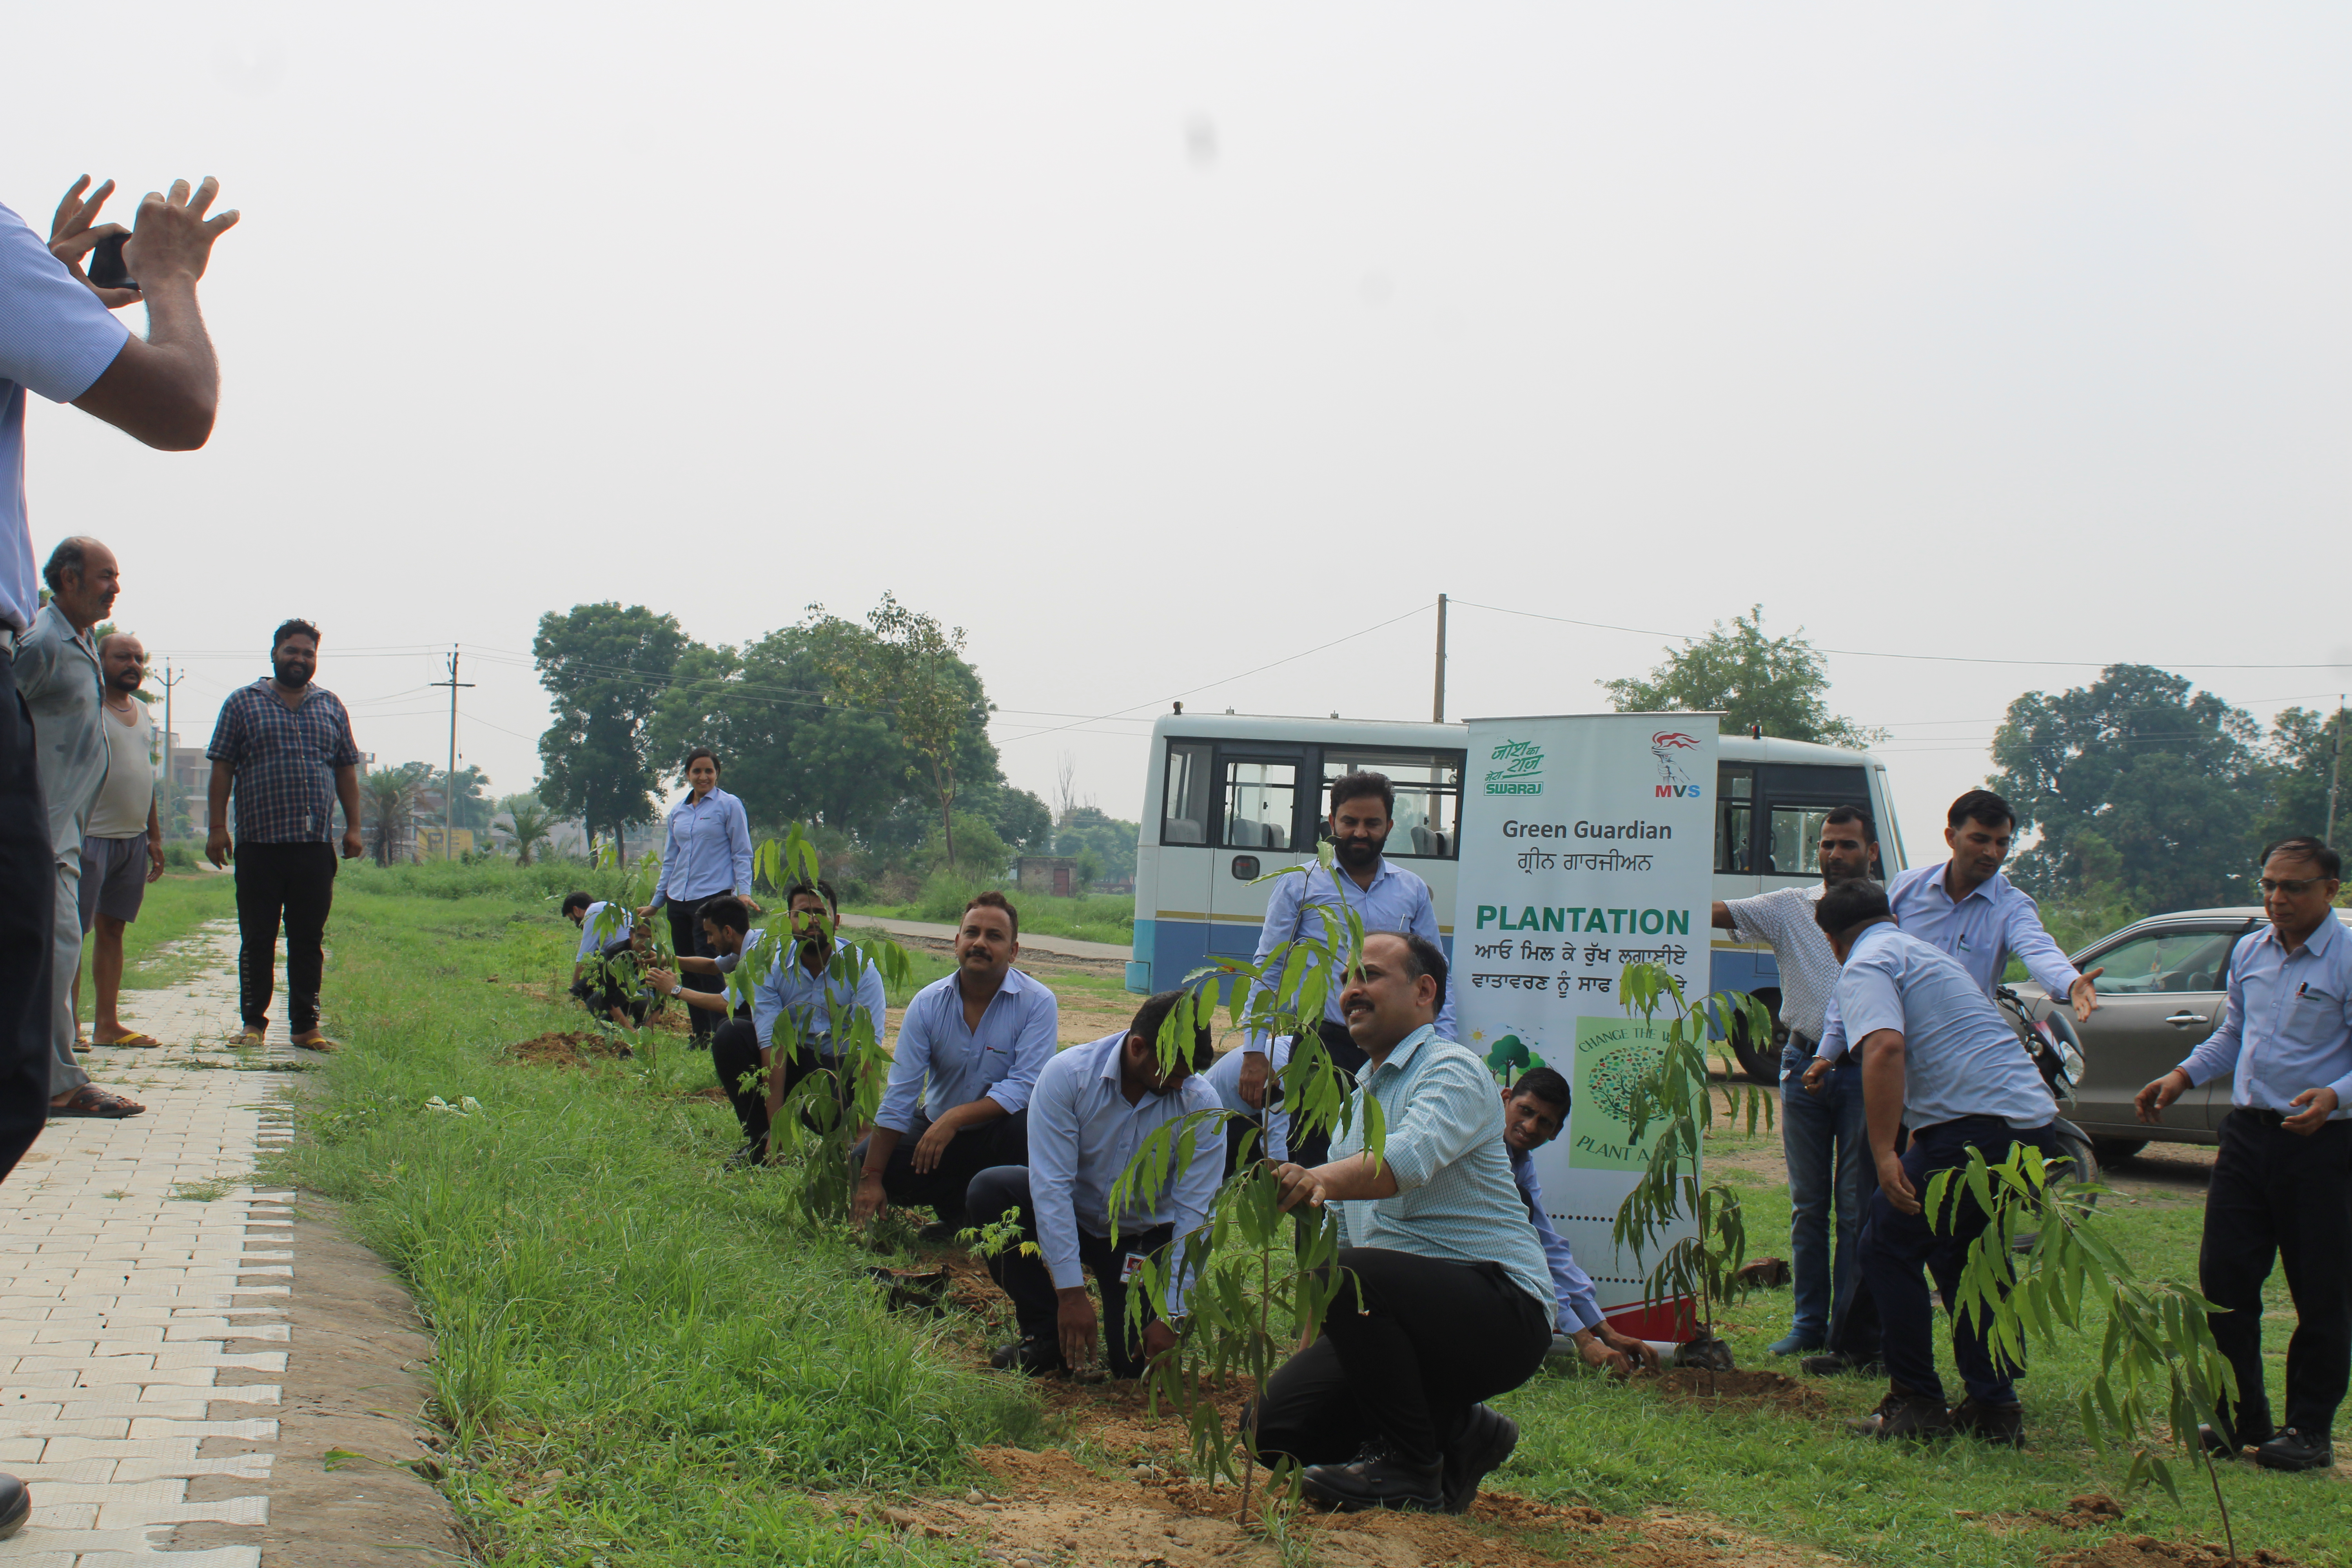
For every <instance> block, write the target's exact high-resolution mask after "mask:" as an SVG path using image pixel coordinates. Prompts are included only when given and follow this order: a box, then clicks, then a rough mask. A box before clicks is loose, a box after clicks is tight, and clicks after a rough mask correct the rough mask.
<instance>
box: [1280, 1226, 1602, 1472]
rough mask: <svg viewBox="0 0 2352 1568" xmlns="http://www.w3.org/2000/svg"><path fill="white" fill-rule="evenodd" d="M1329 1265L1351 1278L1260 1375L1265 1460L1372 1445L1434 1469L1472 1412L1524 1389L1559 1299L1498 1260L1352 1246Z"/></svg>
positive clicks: (1309, 1458)
mask: <svg viewBox="0 0 2352 1568" xmlns="http://www.w3.org/2000/svg"><path fill="white" fill-rule="evenodd" d="M1339 1267H1340V1268H1342V1269H1345V1270H1348V1271H1349V1273H1351V1274H1352V1275H1353V1276H1354V1278H1353V1279H1348V1280H1345V1281H1343V1282H1342V1283H1341V1285H1340V1287H1339V1295H1338V1296H1337V1297H1335V1298H1334V1299H1333V1300H1332V1302H1331V1310H1330V1314H1329V1315H1328V1317H1326V1318H1325V1319H1324V1321H1323V1333H1322V1336H1321V1337H1320V1338H1318V1340H1316V1342H1314V1343H1313V1344H1311V1345H1309V1346H1307V1348H1306V1349H1305V1350H1303V1351H1301V1352H1298V1353H1297V1355H1295V1356H1292V1357H1291V1358H1290V1359H1289V1360H1288V1361H1286V1362H1285V1363H1282V1365H1281V1367H1280V1368H1279V1369H1277V1370H1276V1373H1275V1374H1274V1375H1273V1376H1272V1377H1270V1378H1268V1379H1267V1380H1266V1384H1265V1405H1264V1408H1263V1409H1262V1410H1261V1411H1260V1413H1259V1415H1258V1434H1257V1447H1258V1452H1259V1454H1260V1455H1262V1456H1264V1457H1265V1458H1268V1459H1271V1458H1274V1457H1276V1456H1278V1455H1283V1454H1287V1455H1288V1456H1290V1457H1291V1458H1293V1459H1295V1460H1297V1462H1298V1463H1299V1464H1301V1465H1329V1464H1345V1463H1346V1462H1347V1461H1349V1460H1350V1459H1352V1458H1355V1457H1356V1455H1357V1454H1358V1453H1359V1452H1360V1450H1361V1449H1362V1448H1363V1447H1365V1446H1366V1445H1367V1444H1369V1443H1373V1442H1380V1443H1383V1444H1385V1445H1386V1447H1387V1448H1388V1450H1389V1452H1390V1453H1391V1455H1392V1456H1394V1457H1395V1458H1399V1459H1402V1460H1403V1461H1405V1462H1406V1463H1409V1464H1421V1465H1429V1464H1435V1463H1436V1462H1437V1461H1438V1460H1440V1459H1441V1458H1444V1455H1445V1452H1446V1450H1447V1449H1448V1448H1450V1447H1453V1446H1454V1444H1455V1443H1456V1442H1458V1441H1459V1440H1460V1439H1461V1436H1462V1429H1463V1426H1464V1425H1465V1423H1466V1422H1467V1421H1468V1420H1469V1418H1470V1409H1471V1406H1473V1405H1476V1404H1477V1403H1478V1402H1479V1401H1481V1400H1484V1399H1491V1398H1492V1397H1494V1396H1495V1395H1496V1394H1501V1393H1504V1392H1505V1391H1507V1390H1509V1389H1513V1388H1517V1386H1518V1385H1519V1384H1522V1383H1525V1382H1526V1381H1527V1380H1528V1378H1529V1377H1531V1376H1533V1375H1534V1373H1535V1370H1536V1368H1538V1367H1539V1366H1541V1365H1542V1364H1543V1358H1544V1352H1546V1351H1548V1350H1549V1349H1550V1348H1551V1331H1552V1321H1553V1319H1554V1317H1555V1316H1556V1315H1557V1313H1558V1311H1559V1306H1558V1303H1556V1302H1554V1301H1552V1300H1549V1299H1547V1300H1540V1301H1538V1300H1536V1298H1534V1297H1533V1296H1530V1295H1529V1294H1528V1292H1527V1291H1525V1290H1523V1289H1520V1288H1519V1287H1518V1286H1517V1284H1515V1283H1513V1282H1512V1280H1511V1277H1510V1276H1509V1275H1507V1274H1506V1273H1504V1272H1503V1266H1502V1265H1501V1264H1499V1263H1477V1264H1470V1263H1452V1262H1447V1261H1444V1260H1443V1259H1439V1258H1422V1257H1418V1256H1416V1255H1414V1254H1412V1253H1410V1252H1391V1251H1388V1250H1386V1249H1385V1248H1381V1247H1349V1248H1347V1249H1346V1250H1344V1251H1342V1252H1341V1253H1340V1254H1339ZM1359 1287H1360V1288H1361V1289H1362V1292H1363V1300H1362V1303H1361V1308H1360V1310H1359V1305H1358V1301H1357V1290H1358V1289H1359Z"/></svg>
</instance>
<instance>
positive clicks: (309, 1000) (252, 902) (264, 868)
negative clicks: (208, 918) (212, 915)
mask: <svg viewBox="0 0 2352 1568" xmlns="http://www.w3.org/2000/svg"><path fill="white" fill-rule="evenodd" d="M334 903H335V847H334V846H333V845H331V844H318V843H312V844H256V843H253V842H252V841H251V840H249V839H248V840H247V841H246V842H245V843H242V844H239V845H238V846H237V847H236V926H237V934H238V936H239V938H240V939H241V943H240V945H239V946H238V948H237V954H236V972H237V982H238V984H237V991H238V1005H239V1010H240V1011H241V1012H242V1013H243V1014H244V1015H245V1026H246V1027H247V1028H248V1029H260V1028H267V1027H268V1024H269V999H270V997H271V996H272V995H274V994H276V992H277V989H278V926H279V925H280V924H281V923H282V924H283V925H284V926H285V928H286V1010H287V1013H288V1015H289V1016H288V1019H287V1022H288V1024H289V1026H291V1027H292V1029H293V1031H294V1033H296V1034H298V1035H302V1034H308V1033H309V1032H310V1031H311V1030H312V1029H315V1028H317V1027H318V1026H319V983H320V980H321V978H323V977H324V975H325V973H326V969H327V955H326V951H325V948H324V946H323V943H324V942H325V941H326V937H327V913H328V911H329V910H331V909H333V908H334Z"/></svg>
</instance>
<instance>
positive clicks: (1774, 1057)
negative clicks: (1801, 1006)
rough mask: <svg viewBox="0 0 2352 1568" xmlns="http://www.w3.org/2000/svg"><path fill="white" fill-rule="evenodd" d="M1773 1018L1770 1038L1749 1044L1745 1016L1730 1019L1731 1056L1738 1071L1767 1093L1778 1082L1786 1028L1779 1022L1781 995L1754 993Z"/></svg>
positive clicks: (1775, 1086) (1739, 1014)
mask: <svg viewBox="0 0 2352 1568" xmlns="http://www.w3.org/2000/svg"><path fill="white" fill-rule="evenodd" d="M1754 995H1755V997H1756V1000H1758V1001H1759V1002H1761V1003H1763V1004H1764V1008H1765V1011H1767V1012H1769V1013H1770V1014H1771V1015H1772V1037H1771V1038H1770V1039H1769V1040H1765V1041H1761V1042H1757V1043H1753V1044H1751V1043H1750V1041H1749V1040H1748V1016H1747V1015H1746V1014H1744V1013H1735V1014H1734V1015H1732V1018H1731V1054H1732V1055H1733V1056H1734V1057H1737V1058H1738V1059H1739V1069H1740V1071H1742V1072H1744V1073H1746V1074H1747V1075H1748V1081H1749V1082H1750V1083H1760V1084H1762V1085H1763V1086H1764V1087H1765V1088H1767V1089H1773V1088H1777V1087H1778V1086H1779V1085H1780V1047H1783V1046H1785V1045H1787V1044H1788V1043H1789V1030H1788V1026H1786V1025H1784V1024H1782V1023H1781V1022H1780V993H1779V992H1778V991H1759V992H1756V993H1754Z"/></svg>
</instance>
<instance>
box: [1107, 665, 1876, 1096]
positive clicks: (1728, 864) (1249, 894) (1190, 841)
mask: <svg viewBox="0 0 2352 1568" xmlns="http://www.w3.org/2000/svg"><path fill="white" fill-rule="evenodd" d="M1464 759H1465V731H1464V726H1462V725H1459V724H1411V723H1392V722H1384V721H1377V720H1349V719H1274V718H1262V717H1259V716H1256V715H1235V714H1230V713H1227V714H1217V715H1211V714H1191V713H1181V712H1178V713H1171V714H1168V715H1166V716H1165V717H1163V718H1161V719H1160V721H1159V722H1158V723H1156V724H1154V725H1153V726H1152V730H1151V756H1150V763H1149V764H1148V771H1147V772H1146V773H1145V775H1144V784H1143V832H1142V834H1141V836H1140V837H1139V840H1138V842H1137V845H1136V852H1135V953H1134V957H1133V959H1132V960H1131V961H1130V962H1129V964H1128V966H1127V988H1128V989H1129V990H1130V991H1133V992H1137V993H1139V994H1148V993H1150V991H1151V990H1152V989H1153V988H1154V987H1155V986H1166V985H1174V984H1180V983H1181V981H1182V980H1183V978H1184V976H1185V975H1186V974H1187V973H1191V972H1192V970H1194V969H1196V968H1198V967H1199V966H1201V965H1202V963H1210V962H1213V961H1215V960H1217V959H1221V958H1242V959H1247V958H1248V957H1249V956H1250V955H1251V954H1252V953H1253V952H1255V951H1256V950H1257V937H1258V930H1259V928H1260V926H1261V925H1262V924H1263V923H1264V922H1265V906H1266V900H1267V899H1268V898H1269V897H1270V896H1271V895H1272V891H1273V889H1272V886H1271V884H1257V885H1253V883H1254V879H1256V878H1257V877H1259V876H1262V875H1263V874H1265V872H1268V871H1273V870H1278V869H1280V868H1283V867H1285V866H1295V865H1298V864H1301V863H1302V862H1305V861H1307V860H1308V859H1310V858H1312V857H1313V854H1314V848H1315V842H1316V837H1317V834H1318V828H1319V827H1320V826H1321V823H1322V818H1323V809H1324V807H1323V800H1324V791H1325V787H1326V786H1327V785H1328V784H1329V783H1330V781H1331V780H1333V779H1336V778H1338V777H1339V775H1340V774H1342V773H1354V772H1357V771H1360V770H1365V771H1370V772H1373V773H1386V774H1387V775H1388V776H1389V779H1390V780H1391V783H1393V784H1395V786H1396V818H1395V822H1396V826H1395V827H1394V828H1393V829H1392V830H1391V833H1390V835H1389V843H1388V856H1389V858H1391V860H1394V861H1396V862H1397V863H1398V864H1400V865H1402V866H1404V867H1407V868H1410V869H1412V871H1414V872H1416V873H1418V874H1419V875H1420V877H1421V879H1423V881H1425V882H1427V883H1428V884H1429V890H1430V894H1431V897H1432V898H1433V900H1434V901H1435V903H1436V905H1437V913H1438V919H1439V920H1440V921H1447V920H1449V919H1450V918H1451V916H1452V914H1453V910H1454V867H1455V860H1456V858H1457V857H1458V856H1459V854H1460V851H1461V841H1462V812H1463V809H1464V805H1463V792H1462V777H1463V768H1464ZM1716 801H1717V805H1716V816H1715V896H1716V897H1717V898H1718V899H1742V898H1748V897H1752V896H1753V895H1755V894H1757V893H1760V892H1764V891H1766V890H1768V889H1773V888H1788V887H1807V886H1811V884H1812V882H1813V881H1814V880H1815V879H1818V878H1819V876H1820V874H1821V868H1820V864H1819V859H1818V849H1817V847H1818V845H1819V844H1820V841H1821V826H1822V817H1823V816H1825V815H1826V814H1827V813H1828V812H1829V810H1830V809H1831V808H1832V806H1838V805H1859V806H1862V807H1863V808H1864V809H1865V810H1866V811H1868V812H1869V814H1870V819H1871V821H1872V822H1873V823H1874V824H1875V825H1876V826H1877V830H1878V847H1879V853H1880V856H1881V867H1880V874H1881V875H1882V876H1892V875H1893V874H1894V873H1895V872H1896V871H1899V870H1901V869H1902V868H1903V866H1904V858H1903V837H1902V834H1901V832H1900V830H1899V829H1898V828H1897V827H1896V826H1895V806H1894V803H1893V801H1891V800H1890V799H1889V798H1888V796H1887V792H1886V766H1885V763H1881V762H1880V761H1879V760H1878V759H1877V758H1875V757H1874V756H1872V755H1871V754H1870V753H1868V752H1849V751H1843V750H1840V749H1839V748H1837V747H1834V746H1817V745H1812V744H1810V743H1808V742H1802V741H1772V740H1751V739H1749V738H1748V737H1746V736H1739V735H1726V736H1725V737H1724V738H1723V740H1722V742H1721V744H1720V747H1719V749H1718V752H1717V777H1716ZM1442 929H1443V931H1444V936H1445V947H1446V952H1447V953H1448V955H1449V956H1450V955H1451V954H1452V952H1453V949H1454V940H1453V927H1452V926H1451V925H1450V924H1448V925H1444V926H1443V928H1442ZM1715 935H1716V938H1717V941H1716V942H1715V943H1714V963H1713V966H1712V976H1711V984H1712V985H1713V987H1714V989H1717V990H1728V991H1749V992H1753V993H1755V994H1757V995H1758V996H1759V997H1760V998H1761V999H1762V1000H1763V1001H1764V1003H1765V1005H1767V1006H1768V1007H1770V1008H1772V1009H1774V1010H1775V1012H1777V1011H1778V1009H1779V1005H1780V966H1779V965H1778V964H1776V963H1774V962H1773V959H1772V952H1771V950H1770V949H1769V948H1767V947H1764V946H1761V945H1760V944H1751V943H1739V942H1732V941H1730V940H1729V933H1728V932H1726V931H1717V932H1716V933H1715ZM1733 1045H1734V1047H1735V1048H1736V1049H1737V1050H1738V1055H1739V1058H1740V1062H1741V1065H1742V1066H1743V1067H1745V1068H1747V1069H1748V1073H1749V1075H1750V1076H1751V1077H1754V1078H1756V1079H1758V1081H1759V1082H1766V1083H1769V1082H1773V1081H1777V1079H1778V1075H1779V1066H1780V1050H1779V1045H1778V1042H1777V1041H1775V1042H1773V1043H1771V1044H1770V1045H1769V1046H1767V1045H1766V1044H1765V1043H1764V1042H1761V1041H1759V1042H1756V1043H1755V1044H1754V1045H1753V1046H1751V1045H1750V1043H1749V1042H1748V1041H1747V1040H1745V1039H1744V1038H1739V1039H1735V1040H1734V1041H1733Z"/></svg>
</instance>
